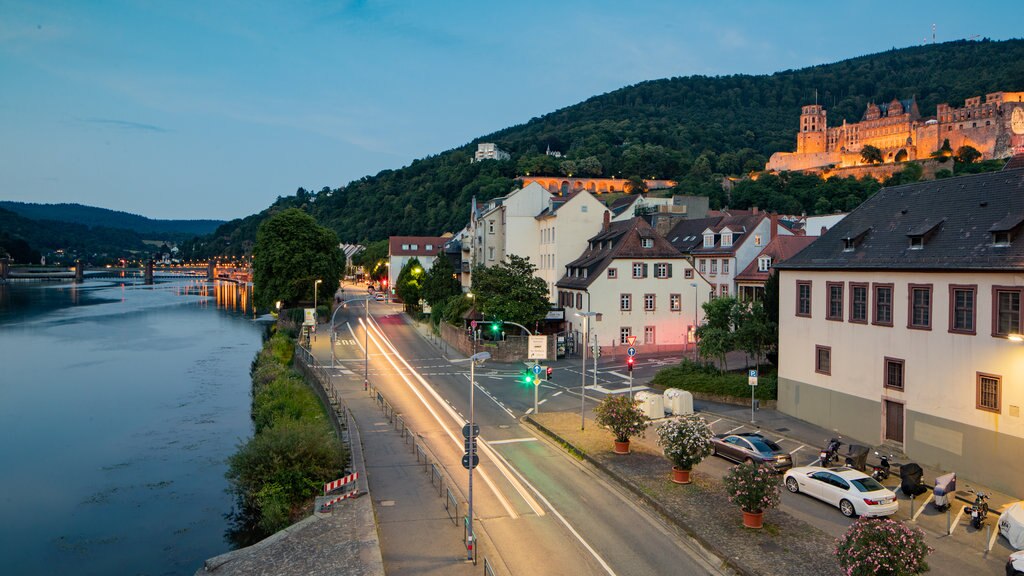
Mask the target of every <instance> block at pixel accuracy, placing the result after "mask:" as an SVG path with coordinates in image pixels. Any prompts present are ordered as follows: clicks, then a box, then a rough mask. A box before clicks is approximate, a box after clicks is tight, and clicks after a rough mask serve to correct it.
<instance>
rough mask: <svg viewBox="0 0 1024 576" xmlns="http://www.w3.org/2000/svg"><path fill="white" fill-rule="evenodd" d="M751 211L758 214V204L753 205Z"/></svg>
mask: <svg viewBox="0 0 1024 576" xmlns="http://www.w3.org/2000/svg"><path fill="white" fill-rule="evenodd" d="M750 211H751V212H753V213H754V214H757V206H754V207H752V208H751V209H750Z"/></svg>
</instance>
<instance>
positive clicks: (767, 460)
mask: <svg viewBox="0 0 1024 576" xmlns="http://www.w3.org/2000/svg"><path fill="white" fill-rule="evenodd" d="M711 449H712V453H713V454H717V455H719V456H721V457H722V458H728V459H729V460H733V461H735V462H757V463H758V464H766V465H768V466H770V467H772V468H773V469H775V471H776V472H785V471H786V470H789V469H790V468H792V467H793V457H792V456H790V455H789V454H788V453H787V452H785V451H784V450H783V449H782V448H781V447H780V446H779V445H778V444H776V443H775V442H772V441H771V440H769V439H767V438H765V437H764V436H762V435H760V434H758V433H756V432H746V433H743V434H715V435H714V436H713V437H712V438H711Z"/></svg>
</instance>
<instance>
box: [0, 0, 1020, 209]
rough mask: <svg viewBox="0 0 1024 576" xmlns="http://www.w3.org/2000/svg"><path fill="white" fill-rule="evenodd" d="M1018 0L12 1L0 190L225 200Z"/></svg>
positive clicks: (943, 30) (928, 31)
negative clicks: (687, 79) (646, 87)
mask: <svg viewBox="0 0 1024 576" xmlns="http://www.w3.org/2000/svg"><path fill="white" fill-rule="evenodd" d="M1018 2H1019V0H1009V1H992V2H986V3H984V10H980V11H977V12H975V13H972V14H970V15H969V16H968V17H964V16H962V15H963V11H964V9H965V8H964V6H965V5H964V4H963V3H962V2H947V1H945V0H936V1H930V2H919V3H917V2H902V3H893V2H873V1H862V2H842V3H835V4H834V5H833V3H831V2H787V1H784V0H772V1H770V2H764V1H754V0H750V1H747V2H743V1H730V0H715V1H703V2H689V1H683V0H679V1H667V0H666V1H662V0H647V1H642V2H641V1H637V2H632V1H623V0H618V1H601V0H599V1H591V2H587V1H582V0H562V1H547V2H535V1H532V0H516V1H512V2H459V1H445V0H429V1H428V0H418V1H417V0H408V1H404V2H402V1H379V2H378V1H358V0H353V1H345V0H339V1H302V0H295V1H287V2H286V1H280V2H265V1H262V0H244V1H218V0H206V1H194V2H193V1H190V0H166V1H156V0H138V1H127V0H125V1H117V0H110V1H108V0H90V1H88V2H82V1H80V0H78V1H67V2H63V1H47V0H30V1H20V0H19V1H10V0H0V200H15V201H23V202H43V203H60V202H77V203H80V204H87V205H92V206H100V207H103V208H111V209H116V210H124V211H127V212H132V213H136V214H141V215H143V216H148V217H150V218H173V219H179V218H180V219H205V218H213V219H221V220H230V219H233V218H240V217H244V216H247V215H249V214H253V213H256V212H259V211H260V210H263V209H264V208H266V207H267V206H269V205H270V204H271V203H272V202H273V201H274V200H275V199H276V198H277V197H278V196H288V195H291V194H294V193H295V191H296V189H297V188H299V187H300V186H301V187H304V188H306V189H308V190H320V189H321V188H323V187H324V186H329V187H331V188H337V187H339V186H343V185H345V184H347V183H348V182H351V181H353V180H357V179H359V178H361V177H363V176H366V175H372V174H376V173H377V172H379V171H380V170H383V169H388V168H399V167H401V166H405V165H408V164H409V163H410V162H411V161H412V160H414V159H416V158H422V157H424V156H428V155H431V154H436V153H439V152H442V151H445V150H448V149H451V148H454V147H457V146H461V145H463V144H465V143H467V142H469V141H470V140H472V139H474V138H477V137H479V136H483V135H485V134H488V133H490V132H493V131H496V130H500V129H502V128H505V127H508V126H512V125H516V124H521V123H524V122H527V121H529V120H530V119H531V118H534V117H537V116H541V115H543V114H546V113H548V112H552V111H554V110H557V109H559V108H563V107H565V106H570V105H572V104H575V103H578V102H581V101H583V100H586V99H587V98H589V97H591V96H594V95H597V94H603V93H605V92H609V91H612V90H615V89H618V88H621V87H623V86H627V85H630V84H635V83H637V82H640V81H643V80H651V79H657V78H666V77H673V76H689V75H694V74H701V75H726V74H770V73H772V72H776V71H780V70H787V69H795V68H803V67H806V66H811V65H815V64H823V63H829V62H835V61H839V60H844V59H847V58H852V57H856V56H860V55H864V54H870V53H875V52H880V51H884V50H888V49H890V48H894V47H896V48H900V47H906V46H913V45H918V44H921V43H922V42H924V41H925V40H926V39H927V40H928V41H930V39H931V35H932V24H933V23H934V24H936V38H937V40H938V41H939V42H942V41H948V40H955V39H963V38H972V37H987V38H991V39H993V40H1005V39H1008V38H1013V37H1021V31H1020V27H1019V18H1009V17H1005V16H1007V15H1009V14H1015V13H1016V14H1019V13H1020V5H1019V4H1018ZM1015 88H1018V89H1019V88H1020V87H1015ZM794 122H795V117H794ZM794 129H795V125H794Z"/></svg>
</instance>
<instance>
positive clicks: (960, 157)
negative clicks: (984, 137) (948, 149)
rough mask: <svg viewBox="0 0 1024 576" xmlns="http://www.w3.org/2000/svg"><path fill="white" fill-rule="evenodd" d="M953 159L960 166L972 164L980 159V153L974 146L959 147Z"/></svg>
mask: <svg viewBox="0 0 1024 576" xmlns="http://www.w3.org/2000/svg"><path fill="white" fill-rule="evenodd" d="M955 159H956V161H957V162H960V163H961V164H973V163H975V162H977V161H978V160H980V159H981V152H978V149H977V148H975V147H974V146H961V147H959V148H957V149H956V157H955Z"/></svg>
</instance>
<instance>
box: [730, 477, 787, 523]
mask: <svg viewBox="0 0 1024 576" xmlns="http://www.w3.org/2000/svg"><path fill="white" fill-rule="evenodd" d="M723 480H724V481H725V488H726V490H728V492H729V502H732V503H733V504H736V505H737V506H739V507H740V510H743V526H745V527H747V528H760V527H761V526H762V525H763V522H764V511H765V510H767V509H769V508H774V507H776V506H778V505H779V477H778V476H777V475H776V474H775V471H774V470H772V469H771V468H769V467H768V466H765V465H763V464H758V463H756V462H747V463H744V464H738V465H736V466H733V467H732V468H730V469H729V472H728V473H727V474H726V475H725V478H724V479H723Z"/></svg>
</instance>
